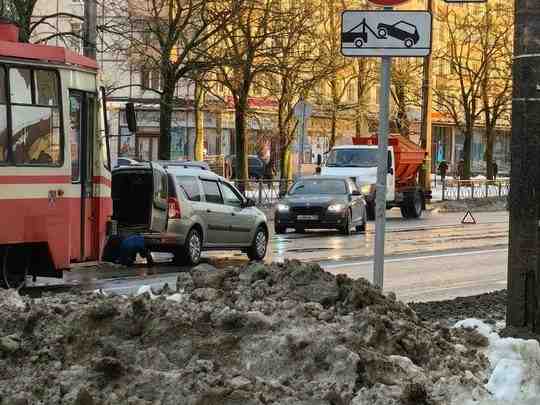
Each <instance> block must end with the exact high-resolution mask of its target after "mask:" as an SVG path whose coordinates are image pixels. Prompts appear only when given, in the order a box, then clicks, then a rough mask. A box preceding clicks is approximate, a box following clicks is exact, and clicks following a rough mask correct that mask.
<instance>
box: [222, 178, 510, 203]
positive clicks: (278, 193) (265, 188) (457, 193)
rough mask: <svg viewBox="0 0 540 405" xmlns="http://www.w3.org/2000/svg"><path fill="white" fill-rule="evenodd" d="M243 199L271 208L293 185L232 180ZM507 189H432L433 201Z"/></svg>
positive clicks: (493, 183)
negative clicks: (249, 199)
mask: <svg viewBox="0 0 540 405" xmlns="http://www.w3.org/2000/svg"><path fill="white" fill-rule="evenodd" d="M232 182H233V183H234V184H235V186H236V187H237V188H238V189H239V190H241V191H242V194H243V195H244V197H246V198H251V199H252V200H253V201H255V204H256V205H257V207H261V208H270V207H272V206H274V205H275V204H276V203H277V202H278V201H279V200H280V198H281V197H282V196H283V195H284V194H285V193H286V192H287V190H288V189H289V188H290V187H291V186H292V183H293V182H292V181H286V180H247V181H241V180H232ZM509 192H510V180H509V179H501V180H454V179H446V180H444V182H441V180H438V181H437V184H436V186H435V184H433V188H432V195H433V199H432V201H441V200H442V201H451V200H480V199H485V198H496V197H506V196H508V194H509Z"/></svg>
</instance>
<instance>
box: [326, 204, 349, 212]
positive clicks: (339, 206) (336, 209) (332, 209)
mask: <svg viewBox="0 0 540 405" xmlns="http://www.w3.org/2000/svg"><path fill="white" fill-rule="evenodd" d="M344 209H345V206H344V205H343V204H332V205H330V206H329V207H328V211H330V212H341V211H343V210H344Z"/></svg>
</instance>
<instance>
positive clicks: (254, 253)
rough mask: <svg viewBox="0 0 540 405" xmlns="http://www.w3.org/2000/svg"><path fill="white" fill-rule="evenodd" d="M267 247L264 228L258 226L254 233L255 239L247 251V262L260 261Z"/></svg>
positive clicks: (266, 236)
mask: <svg viewBox="0 0 540 405" xmlns="http://www.w3.org/2000/svg"><path fill="white" fill-rule="evenodd" d="M267 246H268V235H267V233H266V230H265V229H264V227H262V226H259V227H258V228H257V231H256V232H255V237H254V238H253V242H252V244H251V246H250V248H249V249H248V251H247V254H248V257H249V260H255V261H260V260H263V259H264V257H265V256H266V249H267Z"/></svg>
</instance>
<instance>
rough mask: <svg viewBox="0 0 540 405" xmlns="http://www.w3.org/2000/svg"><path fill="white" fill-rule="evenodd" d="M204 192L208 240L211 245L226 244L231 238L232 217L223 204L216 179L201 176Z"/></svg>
mask: <svg viewBox="0 0 540 405" xmlns="http://www.w3.org/2000/svg"><path fill="white" fill-rule="evenodd" d="M201 184H202V188H203V193H204V199H205V201H204V203H203V204H202V207H203V212H202V215H203V216H204V218H205V220H206V223H207V228H208V229H207V242H208V245H209V246H212V245H214V246H221V245H223V246H225V245H227V244H228V243H227V241H228V239H229V238H230V235H229V229H230V227H231V218H230V215H228V214H229V212H228V211H229V210H228V209H227V207H226V206H225V205H224V204H223V197H222V196H221V191H220V190H219V185H218V182H217V181H216V180H209V179H205V178H201Z"/></svg>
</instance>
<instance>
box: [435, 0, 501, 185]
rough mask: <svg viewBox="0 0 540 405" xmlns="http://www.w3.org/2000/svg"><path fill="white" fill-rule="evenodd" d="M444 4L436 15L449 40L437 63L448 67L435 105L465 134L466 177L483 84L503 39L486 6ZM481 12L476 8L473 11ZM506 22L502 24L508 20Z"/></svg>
mask: <svg viewBox="0 0 540 405" xmlns="http://www.w3.org/2000/svg"><path fill="white" fill-rule="evenodd" d="M472 7H478V6H471V7H467V8H459V9H456V8H452V7H448V6H446V7H441V8H440V9H439V12H438V15H437V18H438V21H439V27H440V29H442V30H444V32H445V34H446V35H447V40H446V41H444V42H443V43H441V44H440V48H439V49H438V50H437V51H436V55H435V63H434V64H435V66H437V65H438V67H439V70H440V72H443V71H446V73H447V74H448V76H447V77H444V76H441V77H440V78H439V79H438V83H437V85H436V86H435V89H434V93H435V98H434V102H435V106H436V108H437V109H438V110H439V111H441V112H443V113H446V114H447V115H448V116H450V117H451V118H452V120H453V122H454V123H455V125H456V126H457V128H458V129H459V130H460V131H461V132H462V133H463V135H464V136H465V141H464V145H463V161H464V165H463V178H465V179H469V178H470V176H471V164H472V139H473V130H474V126H475V124H476V123H477V121H478V119H479V118H480V117H481V115H482V112H483V111H482V108H483V103H482V88H483V87H482V86H483V83H484V82H485V78H486V74H487V72H488V70H490V69H492V68H493V66H494V63H495V56H496V55H497V54H498V53H499V52H500V48H501V39H502V38H503V37H504V36H505V35H507V34H506V33H504V34H502V33H500V32H497V31H495V30H494V29H493V28H494V24H490V23H489V21H490V19H489V18H486V11H485V10H484V9H481V10H479V9H474V8H472ZM475 10H476V11H478V10H479V11H480V12H474V11H475ZM507 23H508V22H504V23H503V24H507Z"/></svg>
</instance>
